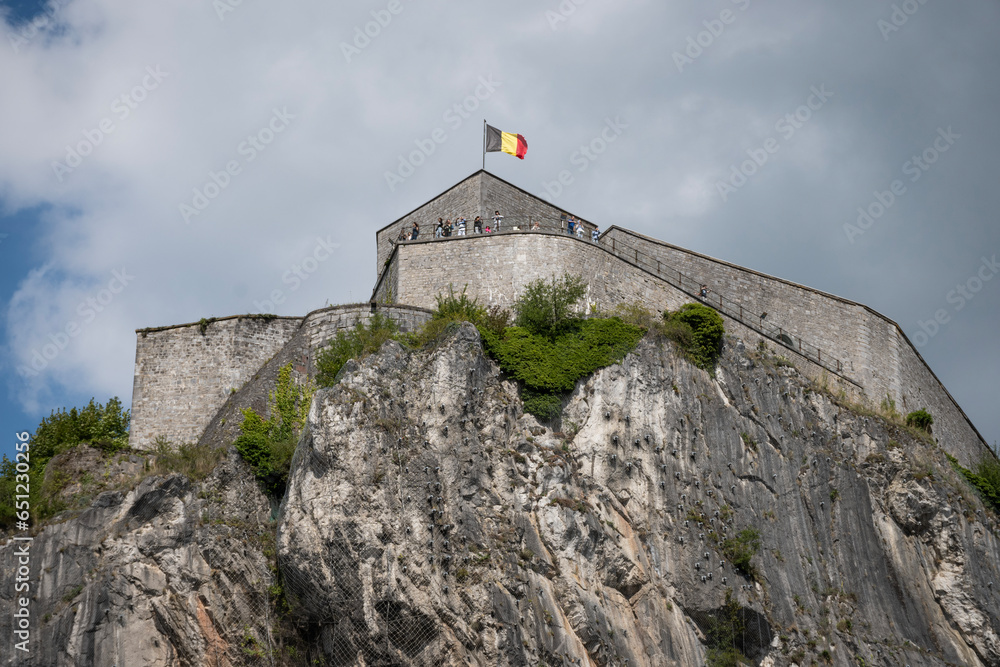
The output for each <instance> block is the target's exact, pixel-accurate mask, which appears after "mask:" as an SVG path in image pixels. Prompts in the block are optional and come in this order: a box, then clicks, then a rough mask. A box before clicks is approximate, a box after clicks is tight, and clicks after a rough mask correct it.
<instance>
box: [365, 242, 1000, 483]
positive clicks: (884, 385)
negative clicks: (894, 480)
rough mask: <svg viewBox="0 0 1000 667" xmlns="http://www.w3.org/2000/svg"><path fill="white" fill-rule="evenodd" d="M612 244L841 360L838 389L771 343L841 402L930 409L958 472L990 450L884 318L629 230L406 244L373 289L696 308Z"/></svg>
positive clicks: (427, 296)
mask: <svg viewBox="0 0 1000 667" xmlns="http://www.w3.org/2000/svg"><path fill="white" fill-rule="evenodd" d="M612 240H614V242H615V250H620V249H619V248H618V247H617V246H618V245H619V244H622V243H626V242H627V243H629V244H631V245H633V246H636V247H639V248H640V249H641V250H642V251H643V252H647V253H651V254H654V253H655V255H656V256H658V257H660V258H661V259H662V262H663V263H664V265H668V266H671V267H673V268H674V269H676V270H679V271H681V272H682V273H684V274H686V275H687V276H689V277H694V278H696V279H699V280H701V281H703V282H704V283H706V284H707V285H708V286H709V288H710V289H712V290H716V291H719V292H721V293H723V294H725V295H726V296H727V297H728V298H730V299H731V300H738V301H740V302H741V303H743V304H745V307H746V310H747V311H748V312H750V313H758V314H761V313H764V312H767V313H768V317H767V319H768V321H769V322H771V323H772V324H778V323H780V325H781V326H782V327H783V328H785V329H786V330H788V331H789V332H792V333H793V334H795V335H796V336H801V337H802V338H803V339H805V340H806V341H810V342H812V343H813V344H815V345H818V346H819V347H821V348H823V349H825V350H829V351H830V352H831V353H832V354H834V355H835V356H836V357H837V358H838V359H840V360H841V361H843V363H844V371H843V375H844V376H846V378H848V379H849V380H850V381H852V382H841V381H840V380H838V379H837V378H836V376H835V375H833V374H831V373H829V372H828V371H827V370H826V369H824V368H822V367H820V366H817V365H816V364H815V363H813V362H811V361H809V360H808V359H806V358H805V357H802V356H799V355H796V353H795V352H794V351H793V350H791V349H788V348H783V347H780V346H775V345H772V347H777V349H778V352H779V353H781V354H785V355H786V356H788V357H790V358H792V359H793V360H794V361H795V363H796V365H797V366H799V368H800V370H802V371H803V372H804V373H805V374H806V375H807V376H810V377H813V378H815V379H817V380H824V379H825V380H828V381H829V380H832V381H833V382H834V383H835V384H839V385H841V386H842V387H843V388H844V389H845V390H846V391H847V392H848V394H851V393H853V390H856V389H858V388H860V390H861V391H863V392H864V394H865V395H866V396H867V399H868V400H869V401H870V402H873V403H875V404H878V403H880V402H881V401H882V400H883V399H885V398H886V397H887V396H888V397H891V398H892V399H893V400H895V401H896V405H897V406H898V409H899V410H900V411H901V412H903V413H904V414H905V413H906V412H909V411H912V410H916V409H918V408H921V407H925V408H927V409H928V410H929V411H930V412H931V413H932V414H933V415H934V418H935V425H934V434H935V436H936V437H938V438H939V439H940V441H941V442H942V444H944V445H945V446H946V448H947V450H948V451H949V453H951V454H952V455H953V456H956V457H957V458H958V459H959V460H960V461H962V462H963V464H965V465H970V464H971V463H973V462H975V461H978V460H979V458H980V457H981V456H982V455H983V453H984V452H985V451H989V450H988V447H987V446H986V443H985V442H984V441H983V439H982V437H981V435H980V434H979V433H978V431H976V429H975V427H974V426H973V425H972V423H971V422H970V421H969V419H968V417H967V416H966V415H965V413H964V412H963V411H962V409H961V408H960V407H959V406H958V404H957V403H956V402H955V400H954V399H953V398H952V397H951V395H950V394H949V393H948V391H947V390H946V389H945V387H944V386H943V385H942V384H941V382H940V381H939V380H938V379H937V378H936V377H935V376H934V374H933V373H932V372H931V371H930V369H929V368H928V366H927V365H926V363H925V362H924V361H923V359H922V358H921V357H920V355H919V354H918V353H917V352H916V350H915V349H914V348H913V346H912V345H911V344H910V343H909V341H908V340H907V339H906V337H905V335H903V333H902V332H901V331H900V330H899V328H898V326H896V324H895V323H894V322H892V321H891V320H889V319H888V318H885V317H883V316H882V315H880V314H878V313H876V312H875V311H872V310H871V309H869V308H867V307H865V306H862V305H860V304H856V303H853V302H851V301H848V300H846V299H841V298H839V297H836V296H833V295H830V294H825V293H823V292H820V291H817V290H813V289H810V288H808V287H804V286H801V285H796V284H795V283H791V282H788V281H782V280H779V279H777V278H772V277H770V276H766V275H764V274H760V273H756V272H754V271H750V270H747V269H743V268H741V267H737V266H734V265H731V264H727V263H725V262H720V261H719V260H713V259H711V258H708V257H705V256H701V255H697V254H696V253H691V252H689V251H685V250H683V249H680V248H676V247H674V246H669V245H667V244H659V242H655V241H653V240H648V239H644V237H641V236H639V235H635V234H632V233H631V232H627V230H620V229H618V228H612V230H610V231H609V232H608V233H606V234H605V235H604V236H603V237H602V238H601V243H600V244H593V243H591V242H589V241H579V240H577V239H574V238H570V237H568V236H566V235H565V234H555V233H545V232H529V233H503V234H494V235H489V236H470V237H458V238H451V239H447V240H443V241H434V240H429V241H425V242H419V241H418V242H416V243H412V242H411V243H405V244H401V245H400V246H399V247H398V249H397V250H396V252H395V254H394V255H392V261H391V262H390V266H389V267H388V270H387V272H386V278H387V279H386V280H384V281H383V283H385V284H386V287H385V288H384V289H383V288H382V284H380V288H379V289H382V291H383V293H388V292H389V291H391V292H392V293H393V296H394V298H393V299H392V301H395V302H396V303H406V304H413V305H417V306H422V307H425V308H433V307H434V305H435V297H436V296H437V295H438V294H441V293H446V292H447V290H448V286H449V284H450V285H453V286H454V287H455V289H456V290H461V289H462V288H463V287H466V288H467V290H468V294H469V295H470V296H472V297H476V298H478V299H479V300H480V301H481V302H483V303H486V304H490V305H493V304H496V305H500V306H504V307H510V306H511V305H512V304H513V301H514V299H515V298H516V296H517V295H518V294H519V293H520V292H521V291H522V290H523V288H524V287H525V286H526V285H527V284H528V283H530V282H531V281H532V280H536V279H538V278H544V279H548V278H549V277H551V276H553V275H555V276H558V275H561V274H563V273H564V272H565V273H571V274H576V275H581V276H583V277H584V279H585V281H586V282H587V284H588V292H587V299H588V301H589V303H590V304H591V305H592V306H593V307H595V308H597V309H600V310H603V311H613V310H614V308H615V307H616V306H617V305H618V304H622V303H633V302H640V303H642V304H645V305H646V307H648V308H650V309H676V308H677V307H679V306H680V305H682V304H683V303H687V302H690V301H692V300H694V299H693V298H692V295H691V294H689V293H685V292H684V291H681V290H679V289H676V288H674V287H672V286H671V285H670V284H668V283H667V282H665V281H664V280H662V279H660V278H659V277H657V276H655V275H653V274H651V273H650V272H648V271H646V270H643V269H642V268H639V267H638V266H636V265H635V264H633V263H630V262H628V261H626V260H625V259H623V258H621V257H619V256H616V255H615V254H614V253H613V252H612ZM389 277H391V279H392V280H391V281H390V280H388V278H389ZM390 282H391V283H392V284H391V285H389V284H388V283H390ZM726 320H727V322H726V327H727V330H728V331H729V332H730V333H731V334H734V335H736V336H737V337H739V338H741V339H743V340H744V341H745V342H746V343H747V344H749V345H756V343H757V342H758V341H759V340H761V338H762V336H761V334H760V331H759V330H758V329H755V328H754V326H753V325H754V318H753V317H748V318H744V319H743V320H742V322H740V321H737V320H735V319H733V318H729V317H727V318H726ZM852 383H853V384H852Z"/></svg>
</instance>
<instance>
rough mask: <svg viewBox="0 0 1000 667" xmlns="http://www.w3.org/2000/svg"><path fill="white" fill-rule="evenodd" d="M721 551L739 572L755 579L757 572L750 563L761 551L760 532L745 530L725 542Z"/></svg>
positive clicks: (751, 529) (750, 529)
mask: <svg viewBox="0 0 1000 667" xmlns="http://www.w3.org/2000/svg"><path fill="white" fill-rule="evenodd" d="M721 549H722V553H723V554H724V555H725V556H726V558H727V559H728V560H729V562H730V563H732V564H733V567H735V568H736V570H737V571H738V572H740V573H741V574H743V575H744V576H746V577H750V578H753V576H754V574H755V572H754V568H753V564H751V562H750V561H751V560H752V559H753V557H754V556H755V555H756V554H757V552H758V551H760V531H758V530H757V529H756V528H744V529H743V530H741V531H740V532H739V533H738V534H737V535H736V537H730V538H727V539H725V540H723V541H722V545H721Z"/></svg>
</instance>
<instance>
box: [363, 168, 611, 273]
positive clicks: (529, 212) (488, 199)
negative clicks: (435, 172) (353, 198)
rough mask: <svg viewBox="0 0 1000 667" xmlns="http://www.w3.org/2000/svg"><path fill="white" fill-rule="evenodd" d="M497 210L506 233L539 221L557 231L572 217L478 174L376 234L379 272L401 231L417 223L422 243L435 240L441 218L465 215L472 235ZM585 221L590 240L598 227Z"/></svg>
mask: <svg viewBox="0 0 1000 667" xmlns="http://www.w3.org/2000/svg"><path fill="white" fill-rule="evenodd" d="M494 211H500V213H501V214H502V215H503V216H504V222H503V227H502V229H504V230H510V229H511V228H512V227H514V226H515V225H517V226H519V227H521V229H527V228H528V225H529V224H530V222H532V221H538V222H539V225H540V227H542V228H543V229H546V230H549V231H556V230H558V229H559V228H560V226H561V225H562V224H563V223H562V219H563V218H564V217H565V216H568V215H570V213H569V212H567V211H564V210H563V209H561V208H558V207H556V206H552V205H551V204H548V203H546V202H545V201H543V200H541V199H539V198H538V197H536V196H534V195H532V194H531V193H529V192H526V191H524V190H522V189H520V188H518V187H517V186H516V185H513V184H511V183H508V182H507V181H505V180H503V179H501V178H497V177H496V176H494V175H493V174H491V173H489V172H487V171H478V172H476V173H475V174H473V175H472V176H469V177H468V178H467V179H465V180H464V181H462V182H461V183H459V184H458V185H455V186H454V187H452V188H449V189H448V190H445V191H444V192H443V193H441V194H440V195H438V196H437V197H435V198H434V199H432V200H431V201H429V202H427V203H426V204H424V205H422V206H420V207H418V208H416V209H414V210H413V211H410V212H409V213H407V214H406V215H404V216H403V217H401V218H399V219H398V220H396V221H395V222H391V223H389V224H388V225H386V226H385V227H383V228H382V229H380V230H378V232H376V234H375V237H376V242H377V245H378V265H377V266H378V270H379V273H381V272H382V267H383V266H385V262H386V260H388V259H389V255H390V254H392V250H393V247H394V246H395V243H396V239H397V238H398V237H399V230H400V229H405V230H407V231H409V230H410V228H411V227H412V226H413V223H414V221H416V223H417V224H418V225H420V237H419V239H418V240H426V239H433V238H434V227H435V225H436V224H437V219H438V218H445V219H446V220H447V219H451V220H453V221H454V220H455V218H456V217H457V216H458V215H464V216H465V217H466V219H467V220H468V233H469V234H471V233H472V221H473V220H474V219H475V218H476V216H477V215H481V216H482V217H483V221H484V223H486V222H489V221H490V219H491V218H492V217H493V212H494ZM575 217H577V218H579V216H575ZM581 220H582V219H581ZM582 222H583V225H584V229H585V231H586V237H587V238H590V232H591V230H592V229H594V228H595V227H594V225H593V224H592V223H589V222H587V221H585V220H582Z"/></svg>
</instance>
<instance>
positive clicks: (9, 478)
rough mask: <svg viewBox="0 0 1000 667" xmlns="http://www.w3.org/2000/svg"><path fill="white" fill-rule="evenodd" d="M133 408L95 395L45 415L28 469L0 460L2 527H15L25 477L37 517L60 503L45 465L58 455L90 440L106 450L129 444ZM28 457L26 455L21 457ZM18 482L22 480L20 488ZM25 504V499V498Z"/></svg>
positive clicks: (31, 451) (35, 439) (108, 452)
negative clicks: (98, 399) (55, 499)
mask: <svg viewBox="0 0 1000 667" xmlns="http://www.w3.org/2000/svg"><path fill="white" fill-rule="evenodd" d="M128 429H129V411H128V410H125V409H123V408H122V403H121V401H120V400H119V399H118V397H117V396H116V397H114V398H112V399H109V400H108V402H107V403H105V404H103V405H102V404H101V403H98V402H96V401H95V400H94V399H90V402H89V403H88V404H87V405H86V406H84V407H82V408H79V409H78V408H71V409H70V410H66V409H61V410H58V411H53V412H52V413H51V414H50V415H49V417H47V418H45V419H42V423H41V424H39V425H38V429H37V430H36V431H35V434H34V436H32V438H31V440H30V443H31V445H30V449H29V450H28V453H27V455H28V472H27V473H24V472H22V473H20V475H21V477H20V479H18V472H17V467H16V462H15V461H10V460H8V459H7V457H6V456H4V458H3V460H2V461H0V529H9V528H11V527H13V525H14V521H15V520H16V511H17V503H18V500H17V496H18V495H22V496H23V495H25V494H24V488H25V486H24V484H25V478H24V476H23V475H25V474H26V475H27V485H26V486H27V487H28V488H29V490H30V493H29V494H28V495H30V503H29V505H30V508H31V511H32V514H33V516H34V518H35V520H39V519H41V518H44V517H46V516H49V515H51V514H53V513H55V512H56V511H58V509H59V507H58V506H56V505H55V504H52V503H51V502H50V500H51V496H52V495H53V493H54V492H55V491H57V490H58V489H55V490H53V489H52V488H48V487H43V481H44V478H45V467H46V466H47V465H48V463H49V461H50V460H51V459H52V458H53V457H54V456H56V455H58V454H62V453H63V452H67V451H69V450H71V449H73V448H74V447H77V446H78V445H81V444H89V445H91V446H93V447H94V448H96V449H99V450H100V451H101V452H102V453H103V454H111V453H113V452H117V451H119V450H122V449H125V448H126V447H128ZM21 460H22V461H23V460H24V459H23V458H22V459H21ZM18 484H22V486H21V488H20V489H18ZM21 503H22V507H23V505H24V501H23V499H22V501H21Z"/></svg>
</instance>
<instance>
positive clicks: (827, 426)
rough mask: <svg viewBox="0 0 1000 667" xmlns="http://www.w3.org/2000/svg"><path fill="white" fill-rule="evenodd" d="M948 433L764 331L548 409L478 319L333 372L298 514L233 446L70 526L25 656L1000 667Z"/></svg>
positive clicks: (626, 370)
mask: <svg viewBox="0 0 1000 667" xmlns="http://www.w3.org/2000/svg"><path fill="white" fill-rule="evenodd" d="M233 401H234V402H233V404H232V405H230V406H229V408H227V409H228V410H229V413H227V414H235V411H237V410H238V408H239V407H240V406H239V405H237V402H236V398H234V399H233ZM222 422H223V420H222V418H219V423H220V424H222ZM225 428H230V426H229V424H228V422H227V423H226V424H225ZM220 433H221V431H220ZM220 437H221V436H220ZM947 444H948V443H941V446H940V447H938V446H937V445H935V444H929V443H928V442H925V441H923V440H920V439H917V438H914V437H913V436H911V435H910V434H908V433H906V432H905V431H901V430H899V429H895V428H894V427H891V426H888V425H886V423H885V422H883V421H882V420H881V419H878V418H876V417H874V416H871V415H868V416H865V415H863V414H859V413H857V412H853V411H851V410H849V409H847V408H846V407H844V406H841V405H838V404H837V403H835V402H834V401H833V400H832V399H831V397H830V396H828V395H827V394H825V393H823V392H821V391H817V390H815V389H813V388H811V387H810V386H809V385H808V384H807V383H806V382H805V381H804V380H803V379H802V378H801V376H799V374H798V373H797V371H795V369H794V368H791V367H788V366H786V365H785V364H783V363H776V362H775V359H774V358H773V357H769V356H767V355H763V356H762V355H761V354H759V353H757V352H752V351H748V350H746V349H744V347H743V345H742V343H740V342H739V341H735V340H728V341H727V343H726V347H725V351H724V355H723V358H722V359H721V361H720V364H719V367H718V369H717V370H716V372H715V373H714V374H711V375H710V374H708V373H706V372H704V371H702V370H699V369H697V368H695V367H694V366H692V365H691V364H689V363H688V362H687V361H685V360H684V359H683V358H682V357H681V356H679V355H678V354H677V352H676V351H675V350H674V348H673V346H672V344H670V343H668V342H665V341H656V340H651V339H647V340H644V341H643V342H641V343H640V345H639V347H638V348H637V349H636V350H635V351H634V352H633V353H632V354H630V355H628V356H627V357H626V358H625V359H624V360H623V362H622V363H621V364H617V365H614V366H611V367H608V368H605V369H603V370H601V371H599V372H598V373H595V374H594V375H593V376H591V377H590V378H588V379H587V380H586V381H582V382H580V383H579V384H578V386H577V388H576V390H575V392H574V393H573V394H572V396H571V397H570V398H569V399H568V402H567V404H566V406H565V409H564V411H563V415H562V419H561V422H560V424H559V425H558V426H556V427H555V428H551V427H545V426H543V425H540V424H539V423H538V422H537V421H536V420H535V419H534V418H532V417H531V416H529V415H525V414H524V413H523V409H522V404H521V402H520V399H519V397H518V392H517V388H516V386H515V385H514V384H513V383H512V382H510V381H507V380H506V379H505V378H504V377H503V375H502V374H501V373H500V372H499V370H498V368H497V367H496V365H495V364H494V363H493V362H492V361H491V360H490V359H489V358H488V357H486V356H485V355H484V353H483V350H482V345H481V343H480V340H479V335H478V333H477V331H476V329H475V328H474V327H472V326H469V325H463V326H459V327H456V328H455V329H454V330H453V331H451V332H450V333H449V334H448V335H447V336H446V337H445V338H444V339H443V340H442V341H441V342H440V343H439V344H438V345H437V346H436V347H435V348H434V349H432V350H429V351H418V352H414V351H409V350H406V349H404V348H402V347H401V346H399V345H398V344H396V343H394V342H390V343H387V344H386V345H385V346H384V347H383V348H382V350H381V351H380V352H379V353H378V354H376V355H373V356H372V357H369V358H368V359H366V360H363V361H361V362H350V363H348V364H347V365H345V367H344V369H343V370H342V372H341V375H340V381H339V382H338V384H337V385H335V386H334V387H332V388H330V389H324V390H321V391H319V392H317V393H316V395H315V396H314V399H313V404H312V406H311V410H310V414H309V419H308V425H307V428H306V431H305V432H304V433H303V436H302V438H301V440H300V442H299V444H298V448H297V450H296V453H295V457H294V459H293V462H292V470H291V474H290V478H289V484H288V491H287V493H286V496H285V498H284V500H283V501H282V504H281V506H280V508H273V507H270V506H269V503H268V501H267V499H266V498H265V497H264V496H263V495H262V494H261V493H260V491H259V489H258V487H257V485H256V483H255V481H254V479H253V476H252V475H251V473H250V471H249V470H248V469H247V468H246V466H245V465H243V463H242V462H240V461H239V458H238V456H237V455H235V453H234V452H233V450H232V449H231V448H230V455H229V457H228V458H227V459H226V460H224V461H223V463H222V464H221V465H220V466H219V468H217V469H216V471H215V472H213V473H212V474H211V475H210V476H209V477H208V478H207V479H205V480H204V481H201V482H192V481H190V480H188V479H186V478H184V477H181V476H178V475H174V476H170V477H167V478H160V477H154V478H149V479H147V480H145V481H143V482H142V483H141V484H139V485H138V486H137V487H136V488H135V489H133V490H131V491H129V492H127V493H124V492H113V493H110V492H109V493H105V494H103V495H101V496H99V497H98V498H97V499H96V501H95V502H94V503H93V504H92V506H91V507H90V508H89V509H87V510H86V511H84V512H82V513H80V514H79V515H77V516H75V517H73V518H71V519H68V520H63V521H62V522H60V523H56V524H54V525H50V526H49V527H47V528H45V529H44V530H42V531H41V532H40V533H39V534H38V535H36V536H35V539H34V541H33V542H32V543H31V553H32V556H31V564H30V577H31V579H32V581H34V582H37V586H36V587H35V588H34V589H33V590H32V601H31V613H32V614H33V621H32V622H33V626H32V628H33V630H32V632H33V635H32V638H33V639H32V642H33V643H32V653H31V654H30V655H27V656H22V655H20V654H18V653H15V649H14V648H13V642H14V639H13V637H14V636H13V630H14V629H15V621H14V618H13V610H14V608H15V607H14V593H13V590H12V586H9V585H6V584H5V585H4V586H3V587H0V664H5V665H6V664H19V665H20V664H24V665H38V666H45V667H49V666H52V665H56V666H62V665H66V666H69V665H85V666H89V665H95V666H98V665H100V666H104V665H108V666H110V665H115V666H121V665H152V666H157V667H158V666H167V665H197V666H201V665H209V666H212V667H215V666H219V667H222V666H225V665H267V666H269V667H275V666H282V665H314V664H326V665H345V666H346V665H366V666H375V665H385V666H399V667H403V666H405V667H418V666H419V667H424V666H427V667H429V666H431V665H434V666H437V665H454V666H456V667H457V666H459V665H461V666H466V665H480V666H483V667H485V666H487V665H489V666H492V665H503V666H515V665H517V666H529V665H530V666H531V667H536V666H537V665H547V666H550V667H552V666H557V665H558V666H563V665H591V666H600V667H603V666H605V665H607V666H612V665H614V666H622V665H629V667H635V666H636V665H640V666H648V667H654V666H655V667H660V666H662V665H679V666H680V665H684V666H686V665H704V664H712V662H714V661H715V659H716V658H719V659H721V658H722V657H723V656H722V654H723V653H725V652H726V651H728V652H729V653H730V655H732V654H733V652H736V651H738V652H740V653H742V654H743V655H745V656H747V657H748V658H750V659H751V660H752V661H753V662H754V663H755V664H759V665H767V666H784V665H792V664H796V665H810V664H813V662H814V661H815V663H817V664H834V665H843V666H847V665H858V664H866V665H911V666H912V667H917V666H927V667H929V666H931V665H944V664H951V665H1000V639H998V633H1000V615H998V614H1000V544H998V540H997V523H996V517H995V516H993V515H992V514H991V513H990V512H988V511H986V510H985V508H983V506H982V505H981V503H980V501H979V500H978V497H977V496H976V495H975V493H974V492H973V491H972V490H971V489H970V487H969V486H968V485H967V484H966V482H965V481H964V480H963V479H961V478H960V477H959V476H958V475H957V474H956V473H954V471H953V470H952V469H951V467H950V465H949V463H948V461H947V459H946V457H945V454H944V450H946V449H947ZM81 465H82V464H81ZM272 517H274V519H276V521H277V537H276V541H275V537H274V535H275V529H274V525H275V522H274V520H272ZM754 534H756V535H757V536H758V540H759V547H757V548H753V546H752V544H751V545H750V546H748V547H746V549H745V550H744V551H743V554H742V555H743V556H744V557H745V560H740V555H741V553H740V552H741V550H740V549H739V548H737V538H738V537H739V536H743V537H744V538H747V539H746V542H747V543H752V542H754V540H753V539H749V538H752V537H753V535H754ZM18 548H19V545H18V544H17V543H13V542H8V543H7V544H6V545H4V546H2V547H0V567H2V568H3V570H2V575H3V581H4V582H11V581H13V579H14V572H15V569H16V557H15V550H16V549H18ZM282 591H283V594H282Z"/></svg>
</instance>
